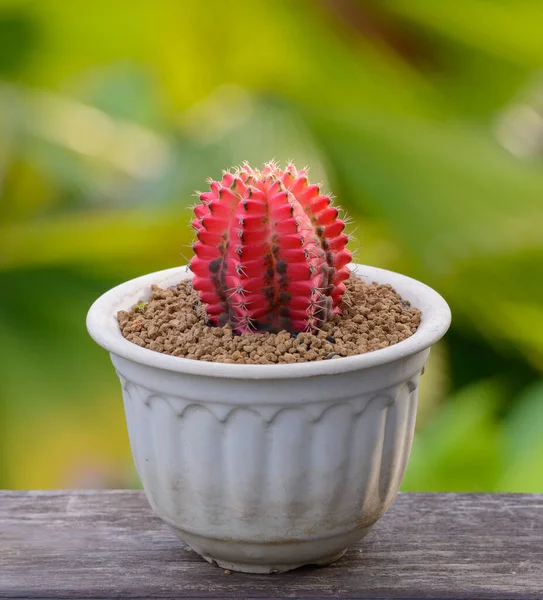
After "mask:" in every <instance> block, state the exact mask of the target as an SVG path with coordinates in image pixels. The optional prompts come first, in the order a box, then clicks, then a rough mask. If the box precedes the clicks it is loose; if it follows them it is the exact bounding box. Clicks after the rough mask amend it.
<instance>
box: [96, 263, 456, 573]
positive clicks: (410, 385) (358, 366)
mask: <svg viewBox="0 0 543 600" xmlns="http://www.w3.org/2000/svg"><path fill="white" fill-rule="evenodd" d="M357 275H359V276H360V277H362V278H363V279H364V280H365V281H368V282H371V281H377V282H379V283H390V284H392V285H393V286H394V288H395V289H396V290H397V291H398V292H399V293H400V294H401V295H402V297H403V298H404V299H407V300H409V301H410V302H411V303H412V304H413V305H414V306H416V307H418V308H420V309H421V311H422V321H421V324H420V326H419V329H418V330H417V332H416V333H415V334H414V335H413V336H412V337H410V338H409V339H407V340H405V341H403V342H400V343H399V344H396V345H394V346H391V347H389V348H385V349H383V350H377V351H375V352H371V353H368V354H364V355H359V356H353V357H348V358H342V359H340V360H329V361H319V362H309V363H299V364H287V365H239V364H219V363H210V362H201V361H196V360H189V359H184V358H178V357H174V356H169V355H166V354H160V353H157V352H153V351H151V350H148V349H145V348H141V347H139V346H137V345H135V344H132V343H131V342H129V341H127V340H126V339H124V338H123V336H122V335H121V332H120V330H119V325H118V322H117V317H116V315H117V311H118V310H121V309H125V310H127V309H129V308H130V307H131V306H132V305H134V304H136V303H137V302H139V301H140V300H142V299H146V298H147V297H148V296H149V293H150V288H151V284H153V283H156V284H158V285H160V286H163V287H166V286H169V285H174V284H176V283H178V282H179V281H180V280H182V279H186V278H188V277H190V273H188V272H187V270H186V268H184V267H180V268H174V269H168V270H166V271H160V272H157V273H151V274H149V275H145V276H143V277H139V278H137V279H134V280H132V281H128V282H126V283H123V284H122V285H119V286H118V287H116V288H114V289H112V290H110V291H109V292H107V293H106V294H104V295H103V296H101V297H100V298H99V299H98V300H97V301H96V302H95V303H94V304H93V306H92V308H91V309H90V311H89V314H88V318H87V326H88V329H89V332H90V334H91V336H92V337H93V338H94V340H95V341H96V342H97V343H98V344H100V345H101V346H103V347H104V348H106V350H108V351H109V352H110V353H111V359H112V361H113V364H114V366H115V369H116V370H117V374H118V375H119V378H120V380H121V383H122V389H123V397H124V404H125V410H126V419H127V423H128V432H129V436H130V443H131V447H132V453H133V455H134V461H135V464H136V468H137V470H138V474H139V476H140V479H141V481H142V483H143V487H144V488H145V492H146V494H147V497H148V499H149V503H150V504H151V507H152V508H153V510H154V511H155V513H156V514H157V515H158V516H159V517H160V518H161V519H163V520H164V521H165V522H166V523H168V524H169V525H171V527H173V529H174V530H175V532H176V533H177V534H178V536H179V537H180V538H181V539H182V540H184V541H185V542H186V543H188V544H189V545H190V546H191V547H192V548H193V549H194V550H195V551H196V552H198V553H199V554H201V555H202V556H203V557H204V558H205V559H206V560H208V561H209V562H212V563H215V564H218V565H220V566H221V567H223V568H227V569H232V570H235V571H243V572H248V573H272V572H278V571H287V570H289V569H294V568H296V567H299V566H302V565H306V564H327V563H330V562H332V561H334V560H336V559H337V558H339V557H341V556H342V555H343V553H344V552H345V550H346V548H347V547H348V546H349V545H350V544H352V543H354V542H356V541H357V540H358V539H360V538H361V537H362V536H364V535H366V533H368V531H369V530H370V528H371V527H372V525H373V524H374V523H375V522H376V521H377V519H379V517H380V516H381V515H382V514H383V513H384V512H385V511H386V510H387V509H388V508H389V506H390V505H391V504H392V502H393V500H394V498H395V496H396V493H397V491H398V488H399V486H400V483H401V481H402V477H403V475H404V472H405V468H406V465H407V460H408V458H409V452H410V449H411V442H412V439H413V430H414V427H415V416H416V409H417V393H418V384H419V377H420V375H421V372H422V370H423V368H424V364H425V363H426V360H427V358H428V354H429V352H430V346H431V345H432V344H434V343H435V342H436V341H437V340H438V339H439V338H441V337H442V336H443V335H444V333H445V332H446V330H447V328H448V327H449V323H450V318H451V316H450V311H449V307H448V306H447V304H446V302H445V300H444V299H443V298H442V297H441V296H440V295H439V294H437V293H436V292H435V291H434V290H432V289H431V288H429V287H427V286H426V285H424V284H422V283H420V282H418V281H415V280H413V279H410V278H408V277H405V276H403V275H399V274H397V273H393V272H391V271H385V270H383V269H377V268H374V267H367V266H364V265H358V269H357ZM255 335H257V334H255Z"/></svg>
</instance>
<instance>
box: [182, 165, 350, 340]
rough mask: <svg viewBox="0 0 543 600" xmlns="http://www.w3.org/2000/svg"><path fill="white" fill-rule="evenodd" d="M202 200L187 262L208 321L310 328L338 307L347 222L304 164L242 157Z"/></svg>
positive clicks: (239, 329)
mask: <svg viewBox="0 0 543 600" xmlns="http://www.w3.org/2000/svg"><path fill="white" fill-rule="evenodd" d="M200 201H201V203H199V204H198V205H197V206H196V207H195V208H194V213H195V219H194V220H193V222H192V225H193V227H194V229H195V230H196V237H197V240H196V242H195V243H194V246H193V248H194V253H195V256H194V257H193V258H192V260H191V261H190V269H191V270H192V272H193V274H194V277H193V279H192V282H193V286H194V288H195V289H196V291H197V292H198V295H199V298H200V300H201V302H202V303H203V304H204V305H205V308H206V311H207V314H208V322H209V324H210V325H215V326H224V325H226V324H230V326H231V327H232V329H233V330H234V331H235V332H236V333H243V332H250V331H252V332H262V331H270V332H278V331H280V330H287V331H290V332H293V333H296V332H301V331H309V332H314V331H316V330H318V329H319V327H320V325H321V324H322V323H323V322H325V321H327V320H328V319H330V318H331V317H332V316H333V315H334V314H339V313H340V302H341V298H342V296H343V293H344V291H345V284H344V283H343V282H344V281H345V279H347V278H348V277H349V268H348V266H347V264H348V263H349V262H350V260H351V253H350V252H349V251H348V250H347V248H346V244H347V241H348V236H347V235H346V234H345V233H344V231H343V230H344V229H345V223H344V222H343V221H342V220H341V219H340V218H339V217H338V210H337V209H336V208H335V207H334V206H332V204H331V199H330V197H329V196H327V195H325V194H322V193H321V191H320V189H319V186H318V185H311V184H310V183H309V181H308V179H307V172H306V171H305V170H300V171H298V170H296V168H295V167H294V166H293V165H292V164H289V165H288V166H287V168H286V169H285V170H281V169H279V168H278V167H277V166H276V165H275V163H267V164H266V165H265V166H264V168H263V169H262V170H261V171H258V170H256V169H253V168H251V167H250V166H249V165H247V164H244V165H243V166H242V167H240V168H238V169H236V170H233V171H232V172H230V171H228V172H225V173H224V174H223V177H222V180H221V181H211V182H210V191H209V192H204V193H202V194H200Z"/></svg>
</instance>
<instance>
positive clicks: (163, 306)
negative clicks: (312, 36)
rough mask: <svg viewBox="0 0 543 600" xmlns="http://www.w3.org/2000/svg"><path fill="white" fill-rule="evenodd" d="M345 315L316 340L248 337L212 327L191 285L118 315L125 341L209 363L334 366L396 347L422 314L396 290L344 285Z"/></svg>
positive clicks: (159, 292)
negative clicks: (339, 360) (316, 362)
mask: <svg viewBox="0 0 543 600" xmlns="http://www.w3.org/2000/svg"><path fill="white" fill-rule="evenodd" d="M345 283H346V286H347V291H346V292H345V295H344V297H343V303H342V311H343V314H341V315H338V316H336V317H334V318H333V319H332V320H330V321H329V322H327V323H325V324H324V325H323V326H322V330H321V331H319V332H317V333H316V334H311V333H299V334H290V333H289V332H288V331H280V332H279V333H243V334H241V335H236V334H234V333H233V332H232V329H231V327H230V326H229V325H225V326H224V327H210V326H209V325H207V324H206V312H205V309H204V307H203V306H202V304H201V303H200V301H199V299H198V295H197V293H196V291H195V290H194V288H193V287H192V284H191V283H190V280H185V281H182V282H181V283H179V284H178V285H176V286H172V287H170V288H167V289H163V288H159V287H158V286H156V285H153V286H152V291H151V296H150V298H149V300H148V301H147V302H141V303H140V304H137V305H136V306H134V307H133V308H132V310H130V311H125V310H121V311H119V313H118V315H117V316H118V319H119V325H120V327H121V332H122V334H123V336H124V337H125V338H126V339H127V340H129V341H131V342H133V343H134V344H137V345H138V346H142V347H144V348H149V349H150V350H155V351H156V352H163V353H164V354H172V355H173V356H181V357H183V358H192V359H197V360H204V361H213V362H220V363H243V364H259V365H261V364H271V363H296V362H307V361H314V360H327V359H337V358H341V357H344V356H353V355H356V354H364V353H365V352H371V351H372V350H378V349H379V348H386V347H387V346H392V345H393V344H397V343H398V342H401V341H402V340H405V339H407V338H408V337H409V336H411V335H413V333H415V331H416V330H417V327H418V326H419V323H420V311H419V309H418V308H414V307H411V306H410V305H409V302H406V301H403V300H402V299H401V297H400V295H399V294H397V293H396V292H395V290H394V289H393V288H392V286H391V285H388V284H385V285H380V284H377V283H372V284H368V283H364V282H363V281H362V280H361V279H360V278H359V277H357V276H355V275H351V277H350V278H349V279H348V280H347V281H346V282H345Z"/></svg>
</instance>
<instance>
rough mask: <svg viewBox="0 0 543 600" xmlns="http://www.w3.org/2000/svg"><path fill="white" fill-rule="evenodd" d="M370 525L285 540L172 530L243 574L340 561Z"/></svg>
mask: <svg viewBox="0 0 543 600" xmlns="http://www.w3.org/2000/svg"><path fill="white" fill-rule="evenodd" d="M170 527H172V525H171V524H170ZM371 527H372V526H371V525H370V526H368V527H364V528H357V529H355V530H353V531H350V532H347V533H344V534H341V535H337V536H332V537H328V538H326V537H325V538H317V539H313V540H307V539H306V540H289V541H285V542H277V541H276V540H273V541H271V540H270V541H269V542H251V541H241V540H240V541H234V540H232V539H224V540H221V539H217V538H209V537H204V536H200V535H197V534H194V533H188V532H186V531H183V530H181V529H178V528H177V527H173V529H174V531H175V533H176V535H177V537H178V538H180V539H181V540H182V541H183V542H184V543H185V544H188V545H189V546H190V547H191V548H192V549H193V550H194V551H195V552H197V553H198V554H199V555H200V556H202V557H203V558H204V559H205V560H206V561H207V562H209V563H211V564H213V565H215V566H218V567H221V568H222V569H228V570H230V571H238V572H240V573H260V574H273V573H284V572H285V571H292V570H293V569H298V568H299V567H304V566H312V565H314V566H322V567H323V566H326V565H329V564H331V563H333V562H335V561H336V560H339V559H340V558H341V557H342V556H343V555H344V554H345V552H346V551H347V549H346V547H347V546H349V545H351V544H353V543H355V542H357V541H358V540H359V539H361V538H362V537H364V536H365V535H366V534H367V533H368V532H369V531H370V529H371Z"/></svg>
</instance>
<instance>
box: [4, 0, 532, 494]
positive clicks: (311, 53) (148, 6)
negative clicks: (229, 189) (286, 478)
mask: <svg viewBox="0 0 543 600" xmlns="http://www.w3.org/2000/svg"><path fill="white" fill-rule="evenodd" d="M542 22H543V3H542V2H541V0H495V1H491V0H455V1H454V2H435V1H434V0H384V1H383V0H381V1H369V0H367V1H362V0H359V1H357V0H313V1H310V0H274V1H273V2H272V1H266V0H246V1H244V0H233V1H231V2H224V1H222V0H207V1H206V2H199V1H198V0H155V1H154V2H149V1H147V0H107V1H106V0H93V1H92V2H88V1H81V2H73V1H71V0H47V2H38V1H34V2H33V1H24V0H19V1H15V0H13V1H9V0H0V353H1V361H0V487H3V488H66V487H114V486H117V487H125V486H126V487H131V486H136V485H139V484H138V481H137V477H136V475H135V472H134V469H133V467H132V460H131V457H130V451H129V447H128V440H127V434H126V429H125V425H124V415H123V410H122V402H121V394H120V387H119V385H118V383H117V381H116V377H115V374H114V371H113V368H112V367H111V366H110V364H109V359H108V356H107V354H106V353H105V352H104V351H103V350H102V349H100V348H98V347H97V346H95V345H94V343H93V342H92V341H91V340H90V338H89V337H88V335H87V333H86V331H85V314H86V311H87V309H88V307H89V306H90V304H91V302H92V301H93V300H94V299H95V298H96V297H97V296H98V295H99V294H101V293H102V292H104V291H106V290H107V289H108V288H109V287H111V286H113V285H115V284H117V283H120V282H122V281H123V280H126V279H127V278H130V277H133V276H136V275H140V274H143V273H146V272H149V271H152V270H157V269H162V268H167V267H171V266H175V265H177V264H182V263H185V262H186V255H189V254H190V246H189V247H188V248H187V245H188V244H190V241H191V237H192V234H191V231H190V229H189V227H188V223H189V218H190V211H189V210H185V209H186V208H187V207H188V206H189V205H190V204H191V203H192V202H193V198H192V197H191V195H192V193H193V190H194V189H202V188H203V187H204V186H205V183H204V181H205V178H206V177H207V176H214V177H217V176H218V175H220V171H221V169H222V168H224V167H227V166H230V165H232V164H237V163H239V162H241V161H242V160H248V161H250V162H251V163H256V164H259V163H261V162H263V161H265V160H268V159H270V158H272V157H275V158H276V159H278V160H280V161H284V160H287V159H289V158H292V159H294V161H295V163H296V164H297V165H299V166H304V165H306V164H309V165H311V169H312V178H313V180H316V181H318V180H323V181H325V182H326V186H327V187H328V189H330V190H332V191H333V192H334V194H335V195H336V196H337V198H338V202H339V203H340V204H341V205H342V206H344V207H345V208H346V209H347V210H348V212H349V213H350V214H351V215H352V217H353V219H354V221H355V225H356V226H357V227H358V229H357V231H356V237H357V239H358V243H357V244H356V243H355V244H354V246H355V247H354V248H353V250H354V249H356V246H357V245H359V248H358V249H357V252H356V258H357V260H358V261H359V262H364V263H368V264H372V265H378V266H380V267H385V268H388V269H393V270H397V271H401V272H403V273H406V274H408V275H411V276H413V277H416V278H419V279H421V280H423V281H424V282H426V283H428V284H429V285H431V286H433V287H435V288H436V289H437V290H439V291H440V292H441V293H442V294H443V295H444V296H445V297H446V298H447V300H448V301H449V303H450V305H451V308H452V311H453V315H454V319H453V325H452V328H451V330H450V332H449V334H448V335H447V337H446V338H445V339H444V340H443V341H442V342H441V343H440V344H438V346H437V347H436V348H435V349H434V351H433V353H432V356H431V359H430V364H429V366H428V369H427V372H426V374H425V376H424V377H423V381H422V384H421V385H422V389H421V405H420V412H419V420H418V426H417V435H416V439H415V444H414V448H413V454H412V458H411V462H410V465H409V468H408V473H407V475H406V479H405V483H404V486H403V489H405V490H436V491H437V490H484V491H497V490H506V491H526V492H527V491H540V492H541V491H543V435H542V430H543V43H542V39H541V23H542Z"/></svg>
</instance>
